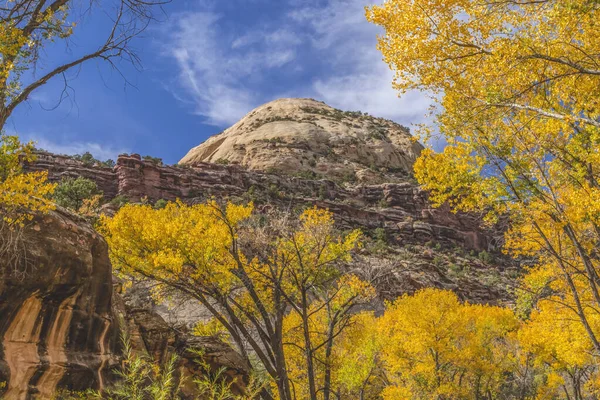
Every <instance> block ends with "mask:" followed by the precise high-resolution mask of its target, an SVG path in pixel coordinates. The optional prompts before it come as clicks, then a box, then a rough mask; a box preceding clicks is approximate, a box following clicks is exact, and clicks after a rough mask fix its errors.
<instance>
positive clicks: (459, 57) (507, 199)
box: [367, 0, 600, 356]
mask: <svg viewBox="0 0 600 400" xmlns="http://www.w3.org/2000/svg"><path fill="white" fill-rule="evenodd" d="M367 17H368V19H369V20H370V21H371V22H373V23H375V24H378V25H380V26H382V27H383V28H384V30H385V33H384V34H383V35H382V36H381V37H380V38H379V48H380V50H381V51H382V53H383V56H384V58H385V60H386V61H387V62H388V63H389V65H390V67H391V68H392V69H393V70H394V71H396V78H395V81H394V85H395V87H396V88H398V89H399V90H400V91H403V90H407V89H422V90H425V91H428V92H429V93H431V94H432V95H433V98H434V100H435V101H436V102H437V104H438V108H437V110H438V111H437V114H435V115H434V121H435V123H436V126H435V128H437V129H438V130H439V132H440V133H441V134H442V135H443V137H444V138H445V140H446V141H447V143H448V145H447V146H446V148H445V149H444V151H443V152H441V153H439V154H436V153H434V152H432V151H431V150H428V151H425V152H423V153H422V156H421V157H420V159H419V160H418V161H417V163H416V165H415V172H416V177H417V179H418V181H419V182H420V183H421V184H423V185H424V187H425V188H427V189H428V190H429V191H430V193H431V199H432V201H433V202H434V203H435V204H437V205H439V204H442V203H445V202H447V203H449V204H450V205H451V206H452V207H453V208H454V209H455V210H464V211H474V210H477V211H484V212H485V213H486V214H487V219H488V220H489V221H495V220H497V218H498V216H499V215H505V216H508V218H509V223H510V228H509V230H508V232H507V234H506V246H505V248H506V250H507V251H509V252H511V253H512V254H513V255H523V256H528V257H534V258H537V260H538V265H539V267H540V268H542V269H543V270H544V271H546V273H547V274H549V279H548V280H547V283H548V284H550V283H551V282H556V281H559V283H557V284H554V285H553V288H551V287H547V288H546V290H540V294H541V295H542V297H543V296H546V295H547V294H548V293H551V292H552V290H559V291H560V293H558V294H557V295H558V296H560V297H561V298H565V299H566V301H564V302H563V306H562V307H563V308H561V309H560V310H557V312H558V314H559V315H564V314H565V313H566V314H570V315H571V316H572V317H573V318H575V319H577V320H578V321H579V323H580V324H581V326H582V328H583V329H584V331H585V332H586V335H587V336H588V338H589V340H590V341H591V344H592V346H593V349H594V354H595V356H600V337H599V335H600V330H598V327H596V326H594V322H593V320H594V319H595V318H596V314H597V313H598V312H599V311H600V286H599V285H600V275H599V271H598V268H599V267H600V253H599V252H598V248H600V186H599V178H600V167H599V166H600V40H599V39H600V29H599V26H598V23H599V22H598V21H600V3H599V2H598V1H596V0H541V1H538V0H536V1H533V0H524V1H513V0H508V1H500V2H499V1H488V0H482V1H471V0H449V1H443V2H441V1H438V0H408V1H405V0H388V1H386V2H385V3H383V5H381V6H374V7H372V8H370V9H368V10H367ZM429 128H430V129H431V128H434V127H429ZM530 300H532V307H535V306H536V305H535V303H536V302H537V300H539V298H533V297H532V298H531V299H530Z"/></svg>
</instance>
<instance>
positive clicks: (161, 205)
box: [154, 199, 169, 210]
mask: <svg viewBox="0 0 600 400" xmlns="http://www.w3.org/2000/svg"><path fill="white" fill-rule="evenodd" d="M167 204H169V202H168V201H167V200H165V199H159V200H157V201H156V203H154V208H155V209H157V210H159V209H161V208H165V207H166V206H167Z"/></svg>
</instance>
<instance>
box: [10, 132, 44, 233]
mask: <svg viewBox="0 0 600 400" xmlns="http://www.w3.org/2000/svg"><path fill="white" fill-rule="evenodd" d="M32 151H33V144H32V143H28V144H22V143H21V142H20V141H19V139H18V138H17V137H16V136H7V135H0V216H1V218H2V222H3V226H6V227H7V228H8V229H11V228H13V227H15V226H19V225H22V224H23V223H24V222H26V221H27V220H31V218H32V216H33V213H35V212H47V211H50V210H52V209H53V208H54V205H53V203H52V202H51V201H50V200H49V198H48V196H49V195H50V194H52V192H53V191H54V188H55V185H54V184H50V183H48V182H47V181H46V179H47V172H31V173H23V171H22V168H21V164H22V163H23V162H25V161H31V160H33V154H32ZM5 239H6V238H5Z"/></svg>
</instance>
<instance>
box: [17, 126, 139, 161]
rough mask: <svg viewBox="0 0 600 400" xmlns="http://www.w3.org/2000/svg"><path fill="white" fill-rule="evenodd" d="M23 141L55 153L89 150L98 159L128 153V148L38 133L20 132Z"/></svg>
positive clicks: (111, 157)
mask: <svg viewBox="0 0 600 400" xmlns="http://www.w3.org/2000/svg"><path fill="white" fill-rule="evenodd" d="M20 136H21V139H22V140H23V141H33V142H35V147H37V148H39V149H44V150H47V151H49V152H51V153H55V154H66V155H75V154H83V153H85V152H86V151H89V152H90V153H91V154H92V155H93V156H94V157H95V158H97V159H99V160H102V161H104V160H108V159H112V160H116V159H117V156H118V155H119V154H123V153H130V151H129V149H125V148H118V147H113V146H111V145H105V144H100V143H93V142H73V141H69V140H66V139H65V140H56V141H54V140H50V139H48V138H47V137H44V136H41V135H38V134H27V133H25V134H23V133H22V134H21V135H20Z"/></svg>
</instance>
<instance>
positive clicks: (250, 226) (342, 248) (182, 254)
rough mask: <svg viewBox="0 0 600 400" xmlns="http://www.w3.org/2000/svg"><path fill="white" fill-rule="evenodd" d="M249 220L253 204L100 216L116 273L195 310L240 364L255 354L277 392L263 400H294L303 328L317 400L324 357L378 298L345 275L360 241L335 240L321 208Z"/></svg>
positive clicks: (133, 208)
mask: <svg viewBox="0 0 600 400" xmlns="http://www.w3.org/2000/svg"><path fill="white" fill-rule="evenodd" d="M252 211H253V206H252V204H249V205H234V204H232V203H228V204H227V205H225V206H220V205H218V204H217V203H216V202H214V201H209V202H207V203H204V204H196V205H185V204H183V203H181V202H176V203H169V204H167V205H166V206H165V207H164V208H162V209H154V208H153V207H152V206H150V205H126V206H124V207H123V208H121V209H120V210H119V212H118V213H117V214H116V215H115V216H114V217H113V218H109V217H107V216H103V217H102V218H101V220H100V230H101V232H103V233H104V234H105V236H106V240H107V242H108V244H109V246H110V258H111V261H112V263H113V265H114V266H115V268H116V269H118V270H119V271H120V272H121V273H124V274H131V275H134V276H138V277H143V278H148V279H151V280H153V281H155V282H157V283H159V284H161V285H162V286H163V287H165V288H168V289H171V290H173V289H174V290H178V291H179V292H181V293H183V294H185V295H188V296H190V297H192V298H194V299H196V300H198V301H199V302H200V303H201V304H202V305H204V306H205V307H206V308H207V309H208V310H209V311H210V312H211V313H212V315H213V317H214V318H215V320H216V321H217V322H218V324H220V325H221V326H222V327H223V328H224V329H225V330H226V331H227V333H228V334H229V336H230V337H231V341H232V342H233V343H234V344H235V345H236V346H237V348H238V350H239V351H240V352H241V354H242V356H244V357H245V358H246V359H247V360H248V361H250V358H249V354H248V353H249V352H251V353H252V354H254V355H255V356H256V357H257V358H258V360H259V362H260V364H262V366H263V367H264V369H265V371H266V373H267V374H268V375H269V376H270V377H271V379H272V383H273V386H274V387H275V394H271V393H270V392H269V391H267V390H263V392H262V393H261V396H262V397H263V398H265V399H273V398H277V399H281V400H291V399H293V398H294V395H293V392H292V386H291V377H290V376H289V374H288V371H289V368H290V365H289V364H288V359H287V357H286V351H287V349H286V345H285V344H284V337H285V335H284V320H285V318H286V316H288V315H293V316H294V318H297V321H299V323H298V326H299V329H300V338H301V342H300V344H299V346H301V348H302V357H301V360H300V361H298V362H300V363H302V365H303V366H302V369H303V373H304V374H305V377H306V388H307V392H306V393H307V398H308V399H311V400H316V399H317V380H318V374H319V368H317V367H316V366H315V363H316V362H317V355H318V354H319V355H320V354H321V350H324V351H326V349H327V348H328V344H330V343H332V341H333V340H335V338H336V337H337V336H338V335H339V334H340V332H341V331H343V329H344V327H345V321H347V318H348V317H347V315H349V312H350V310H351V309H352V307H353V304H355V303H356V301H355V300H356V299H358V298H359V297H364V296H368V295H369V293H370V292H371V290H369V286H368V285H366V286H365V285H363V283H361V282H360V281H358V280H350V281H346V280H345V279H348V278H345V277H343V274H342V270H341V268H340V267H341V265H342V264H343V263H345V262H347V261H349V260H350V257H351V252H352V250H353V249H354V248H355V247H356V246H358V245H359V243H360V242H359V238H360V232H358V231H353V232H351V233H349V234H347V235H341V234H339V233H337V232H336V230H335V229H334V226H333V218H332V214H331V213H330V212H328V211H325V210H319V209H316V208H315V209H309V210H307V211H305V212H304V213H303V214H302V215H301V216H300V218H299V219H298V220H296V221H292V220H290V219H289V218H275V217H273V219H268V218H267V220H268V221H269V224H267V226H266V227H265V226H264V224H260V221H254V219H253V218H252ZM341 282H345V284H343V285H341ZM322 308H323V309H327V310H328V313H327V315H326V317H327V328H330V329H332V332H331V333H328V334H326V335H325V336H324V338H325V339H326V340H325V341H324V342H323V338H322V337H318V338H315V337H314V335H313V334H312V333H311V327H313V326H314V321H315V318H317V319H318V318H320V313H319V311H320V310H321V309H322ZM213 325H214V324H213ZM206 328H208V327H206ZM206 330H207V329H205V327H199V328H198V332H199V333H202V332H204V331H206ZM210 330H211V331H215V329H214V327H213V328H210ZM322 343H324V344H322ZM317 353H318V354H317ZM321 370H322V369H321ZM324 381H325V382H326V381H327V379H326V378H325V380H324ZM324 386H325V387H326V385H324Z"/></svg>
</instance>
